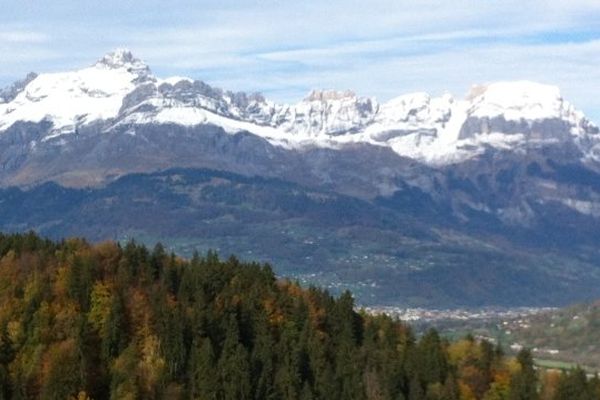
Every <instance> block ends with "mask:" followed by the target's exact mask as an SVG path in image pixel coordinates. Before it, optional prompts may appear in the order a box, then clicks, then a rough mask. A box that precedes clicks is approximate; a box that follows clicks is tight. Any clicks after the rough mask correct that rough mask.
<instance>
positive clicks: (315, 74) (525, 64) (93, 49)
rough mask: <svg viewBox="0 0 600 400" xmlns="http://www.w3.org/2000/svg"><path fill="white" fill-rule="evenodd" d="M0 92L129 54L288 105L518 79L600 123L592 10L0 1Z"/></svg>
mask: <svg viewBox="0 0 600 400" xmlns="http://www.w3.org/2000/svg"><path fill="white" fill-rule="evenodd" d="M0 10H2V12H1V13H0V86H5V85H8V84H9V83H11V82H12V81H14V80H15V79H18V78H21V77H23V76H25V74H26V73H27V72H28V71H36V72H48V71H59V70H64V69H75V68H80V67H83V66H86V65H90V64H92V63H93V62H94V61H95V60H96V59H98V58H100V57H101V56H102V55H103V54H104V53H106V52H108V51H110V50H112V49H114V48H116V47H127V48H129V49H131V50H132V51H133V53H134V54H135V55H136V56H138V57H140V58H142V59H143V60H145V61H146V62H147V63H148V64H149V65H150V67H151V69H152V70H153V71H154V73H155V74H156V75H158V76H161V77H166V76H169V75H185V76H190V77H192V78H196V79H202V80H204V81H206V82H208V83H210V84H214V85H216V86H220V87H223V88H225V89H231V90H249V91H261V92H263V93H265V94H266V95H267V96H268V97H270V98H272V99H273V100H278V101H286V102H295V101H298V100H300V99H301V98H302V97H304V96H305V94H306V93H307V92H308V91H309V90H310V89H313V88H333V89H340V90H341V89H353V90H354V91H356V92H357V93H358V94H360V95H367V96H376V97H377V98H378V99H379V100H387V99H389V98H391V97H394V96H397V95H400V94H404V93H407V92H413V91H426V92H429V93H431V94H432V95H439V94H442V93H444V92H446V91H448V92H450V93H452V94H454V95H455V96H457V97H462V96H463V95H464V94H465V93H466V92H467V91H468V89H469V87H470V86H471V85H472V84H474V83H485V82H490V81H496V80H513V79H529V80H535V81H539V82H543V83H550V84H554V85H557V86H559V87H560V88H561V90H562V93H563V97H565V98H566V99H567V100H569V101H571V102H572V103H574V104H575V105H576V106H577V107H578V108H580V109H582V110H583V111H584V112H585V113H586V114H587V115H588V116H590V117H591V118H592V120H594V121H596V122H597V123H600V0H547V1H542V0H532V1H528V0H518V1H513V0H503V1H500V0H497V1H494V0H476V1H462V0H452V1H446V0H440V1H427V0H415V1H402V0H390V1H375V0H362V1H339V0H329V1H322V0H321V1H308V0H305V1H297V0H296V1H285V2H284V1H266V0H265V1H226V0H225V1H223V0H221V1H214V2H208V1H164V0H162V1H153V0H146V1H136V2H134V1H128V0H120V1H113V0H103V1H88V0H68V1H67V0H64V1H49V2H42V1H34V0H19V1H16V0H10V1H8V0H0Z"/></svg>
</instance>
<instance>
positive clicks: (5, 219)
mask: <svg viewBox="0 0 600 400" xmlns="http://www.w3.org/2000/svg"><path fill="white" fill-rule="evenodd" d="M400 89H401V88H400ZM0 165H1V168H0V186H1V188H0V205H1V206H0V229H1V230H3V231H6V232H11V231H24V230H28V229H33V230H36V231H37V232H40V233H41V234H43V235H46V236H49V237H52V238H63V237H69V236H83V237H85V238H87V239H88V240H90V241H102V240H107V239H117V240H120V241H123V240H129V239H132V238H133V239H135V240H136V241H141V242H144V243H154V242H157V241H161V242H163V243H164V244H165V246H167V247H168V248H170V249H172V250H174V251H175V252H176V253H178V254H183V255H188V256H189V255H191V254H192V253H193V252H194V251H196V250H197V251H200V252H205V251H207V250H208V249H215V250H216V251H218V253H219V254H220V255H221V256H223V257H226V256H228V255H229V254H236V255H237V256H238V257H241V258H244V259H248V260H260V261H268V262H270V263H272V265H273V268H274V270H275V271H276V272H277V274H278V275H280V276H285V277H290V278H292V279H294V280H298V281H299V282H301V283H306V284H318V285H321V286H325V287H328V288H330V289H331V290H332V291H333V292H338V291H340V290H343V289H346V288H347V289H351V290H352V292H353V293H354V294H355V295H356V297H357V301H358V302H359V303H360V304H379V305H386V304H388V305H392V304H397V305H410V306H433V307H435V306H445V307H452V306H493V305H498V306H539V305H562V304H566V303H570V302H574V301H584V300H588V299H592V298H598V297H600V267H599V265H600V220H599V219H600V132H599V130H598V128H597V127H596V126H595V125H594V124H593V123H592V122H590V121H589V120H588V119H586V117H585V116H584V115H583V113H582V112H580V111H578V110H577V109H576V108H575V107H574V106H573V105H571V104H570V103H569V102H567V101H566V100H564V99H563V98H562V97H561V94H560V92H559V90H558V89H557V88H556V87H553V86H547V85H544V84H539V83H534V82H529V81H515V82H496V83H490V84H485V85H475V86H473V87H472V88H471V89H470V91H469V93H468V94H467V95H466V97H464V99H462V98H456V97H453V96H451V95H449V94H445V95H443V96H441V97H432V96H430V95H428V94H426V93H412V94H406V95H401V96H399V97H396V98H394V99H392V100H390V101H387V102H385V103H379V102H378V101H377V100H376V99H374V98H369V97H360V96H357V95H356V94H354V93H353V92H350V91H344V92H337V91H329V90H326V91H313V92H311V93H310V94H309V95H308V96H307V97H306V98H305V99H304V100H302V101H301V102H299V103H297V104H295V105H283V104H277V103H274V102H271V101H269V100H268V99H265V98H264V97H263V96H262V95H260V94H247V93H243V92H230V91H225V90H221V89H218V88H215V87H211V86H209V85H208V84H206V83H204V82H202V81H199V80H192V79H189V78H180V77H174V78H168V79H160V78H158V77H155V76H154V75H153V74H152V72H151V70H150V68H149V67H148V66H147V65H146V64H145V63H144V62H142V61H141V60H139V59H138V58H136V57H134V56H133V55H132V54H131V53H130V52H129V51H126V50H117V51H115V52H112V53H110V54H107V55H106V56H104V57H103V58H101V59H100V60H99V61H97V62H96V63H95V64H93V65H92V66H90V67H87V68H83V69H80V70H77V71H72V72H61V73H44V74H40V75H37V74H35V73H30V74H29V75H27V76H26V77H25V79H23V80H21V81H18V82H15V83H14V84H13V85H12V86H10V87H8V88H6V89H4V90H2V91H0Z"/></svg>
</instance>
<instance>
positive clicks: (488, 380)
mask: <svg viewBox="0 0 600 400" xmlns="http://www.w3.org/2000/svg"><path fill="white" fill-rule="evenodd" d="M0 301H1V307H0V398H2V399H38V398H39V399H206V400H216V399H219V400H221V399H223V400H238V399H240V400H244V399H298V400H308V399H327V400H346V399H357V400H362V399H391V400H400V399H405V400H419V399H428V400H429V399H431V400H436V399H439V400H442V399H443V400H454V399H486V400H495V399H498V400H499V399H510V400H517V399H540V400H541V399H548V400H554V399H556V400H562V399H579V400H587V399H600V380H599V379H598V378H597V377H587V376H586V374H585V373H584V372H583V370H580V369H576V370H573V371H571V372H568V373H559V372H556V371H541V370H537V369H536V368H535V367H534V364H533V359H532V357H531V354H530V353H529V352H528V351H526V350H524V351H522V352H520V353H519V355H518V356H517V357H516V358H515V357H509V356H505V355H504V354H503V352H502V350H501V349H500V348H497V347H495V346H493V345H492V344H490V343H488V342H486V341H479V340H476V339H474V338H473V337H466V338H464V339H462V340H458V341H454V342H449V341H447V340H446V339H444V338H442V337H440V336H439V335H438V333H437V332H436V331H435V330H431V331H429V332H427V333H426V334H425V335H423V336H422V337H419V338H417V337H416V336H415V335H414V334H413V332H412V331H411V328H410V327H409V326H408V325H406V324H403V323H402V322H398V321H394V320H392V319H391V318H389V317H386V316H373V315H368V314H366V313H364V312H360V311H356V308H355V304H354V300H353V297H352V295H351V294H350V293H349V292H345V293H343V294H342V295H340V296H339V297H337V298H334V297H332V296H331V295H330V294H328V293H327V292H326V291H324V290H321V289H318V288H314V287H310V288H303V287H301V286H300V285H298V284H297V283H294V282H290V281H287V280H282V279H276V277H275V275H274V274H273V272H272V270H271V267H270V266H269V265H261V264H257V263H242V262H240V261H238V260H237V259H236V258H234V257H230V258H228V259H227V260H220V259H219V258H218V256H217V255H216V254H215V253H213V252H208V253H207V254H205V255H202V256H200V255H197V254H196V255H194V257H192V258H191V259H189V260H186V259H182V258H180V257H177V256H176V255H175V254H172V253H169V252H168V251H166V250H165V248H164V247H163V246H162V245H160V244H158V245H156V246H155V247H154V248H153V249H148V248H146V247H145V246H143V245H139V244H136V243H135V242H129V243H127V244H124V245H120V244H118V243H114V242H105V243H100V244H95V245H92V244H89V243H87V242H86V241H84V240H81V239H68V240H62V241H58V242H54V241H50V240H47V239H43V238H41V237H39V236H37V235H36V234H34V233H28V234H13V235H0Z"/></svg>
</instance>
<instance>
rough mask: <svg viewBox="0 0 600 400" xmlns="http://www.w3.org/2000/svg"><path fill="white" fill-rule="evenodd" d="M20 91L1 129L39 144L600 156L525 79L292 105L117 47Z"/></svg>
mask: <svg viewBox="0 0 600 400" xmlns="http://www.w3.org/2000/svg"><path fill="white" fill-rule="evenodd" d="M21 86H22V87H21ZM21 86H18V85H17V86H15V88H16V89H13V90H12V92H13V94H12V95H11V96H10V97H9V96H6V98H7V99H11V97H12V100H11V101H8V102H7V101H5V102H4V104H2V103H0V131H1V130H4V131H5V130H7V129H8V128H10V127H11V126H12V125H13V124H15V123H16V122H18V121H30V122H34V123H36V122H41V121H44V120H48V121H50V122H51V123H52V124H53V127H52V128H51V130H50V132H49V133H48V134H46V135H45V136H44V137H43V139H42V140H51V139H54V138H60V137H62V136H64V135H67V134H69V133H76V132H78V131H79V129H80V128H81V127H83V126H89V125H92V124H96V123H101V124H103V126H104V130H106V131H109V130H113V129H114V128H115V127H117V126H121V125H126V126H131V127H132V129H131V130H130V131H129V133H130V134H133V133H134V132H135V126H136V125H140V124H147V123H154V124H169V123H175V124H180V125H184V126H190V127H193V126H198V125H206V124H213V125H216V126H219V127H222V128H223V129H224V130H225V131H227V132H229V133H235V132H241V131H247V132H250V133H252V134H255V135H257V136H260V137H262V138H264V139H266V140H267V141H269V143H271V144H273V145H276V146H280V147H286V148H295V149H300V150H301V149H303V148H306V147H315V146H316V147H322V148H323V147H330V148H338V147H340V146H342V147H343V146H348V145H351V144H357V143H358V144H370V145H374V146H383V147H388V148H390V149H392V150H393V151H394V152H396V153H397V154H399V155H400V156H404V157H408V158H411V159H414V160H416V161H418V162H421V163H424V164H427V165H432V166H444V165H449V164H454V163H457V162H462V161H464V160H466V159H469V158H473V157H476V156H478V155H480V154H481V153H482V152H484V151H485V148H486V147H489V146H491V147H495V148H514V149H516V148H521V147H527V146H539V145H541V144H544V143H552V142H553V141H554V142H555V141H559V142H573V143H574V144H575V145H576V146H577V147H578V148H579V149H580V151H581V152H582V157H583V159H592V160H594V161H597V159H598V157H600V156H598V154H599V153H600V145H599V143H600V133H599V131H598V128H597V127H596V126H595V125H594V124H593V123H591V122H590V121H589V120H587V119H586V118H585V116H584V115H583V113H582V112H580V111H578V110H576V109H575V108H574V107H573V106H572V105H571V104H570V103H568V102H567V101H565V100H563V98H562V97H561V95H560V91H559V90H558V88H556V87H553V86H548V85H542V84H538V83H534V82H528V81H514V82H496V83H492V84H487V85H478V86H474V87H473V88H472V89H471V91H470V92H469V94H468V95H467V97H466V98H465V99H464V100H459V99H455V98H453V97H452V96H451V95H449V94H445V95H443V96H441V97H431V96H430V95H428V94H426V93H412V94H406V95H402V96H398V97H396V98H393V99H391V100H389V101H387V102H385V103H381V104H380V103H379V102H378V101H377V100H376V99H375V98H370V97H359V96H357V95H356V94H355V93H354V92H351V91H345V92H338V91H333V90H313V91H312V92H311V93H309V95H308V96H307V97H306V98H305V99H304V100H302V101H300V102H299V103H297V104H295V105H287V104H276V103H274V102H272V101H269V100H267V99H265V98H264V97H263V96H262V95H260V94H257V93H254V94H247V93H244V92H237V93H234V92H229V91H223V90H221V89H218V88H213V87H211V86H210V85H207V84H205V83H204V82H202V81H196V80H191V79H189V78H167V79H159V78H156V77H155V76H154V75H153V74H152V73H151V70H150V68H149V67H148V65H146V64H145V63H144V62H143V61H141V60H140V59H138V58H136V57H135V56H134V55H133V54H132V53H131V52H130V51H128V50H124V49H119V50H116V51H114V52H112V53H108V54H107V55H105V56H104V57H103V58H101V59H100V60H99V61H98V62H96V63H95V64H94V65H92V66H91V67H88V68H84V69H81V70H77V71H73V72H67V73H50V74H40V75H38V76H35V77H33V79H28V80H25V81H23V83H22V84H21ZM7 92H8V91H7ZM15 93H16V95H15ZM548 132H549V133H548Z"/></svg>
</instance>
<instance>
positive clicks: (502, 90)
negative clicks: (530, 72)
mask: <svg viewBox="0 0 600 400" xmlns="http://www.w3.org/2000/svg"><path fill="white" fill-rule="evenodd" d="M467 101H470V102H471V104H472V109H471V113H470V114H471V115H474V116H487V117H494V116H498V115H502V116H503V117H504V118H505V119H506V120H521V119H525V120H541V119H545V118H562V117H568V114H570V113H572V112H573V110H572V107H571V106H570V104H569V103H566V102H565V101H563V98H562V96H561V94H560V90H559V89H558V88H557V87H556V86H551V85H545V84H541V83H537V82H531V81H513V82H495V83H491V84H486V85H476V86H473V87H472V88H471V91H470V92H469V94H468V95H467Z"/></svg>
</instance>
